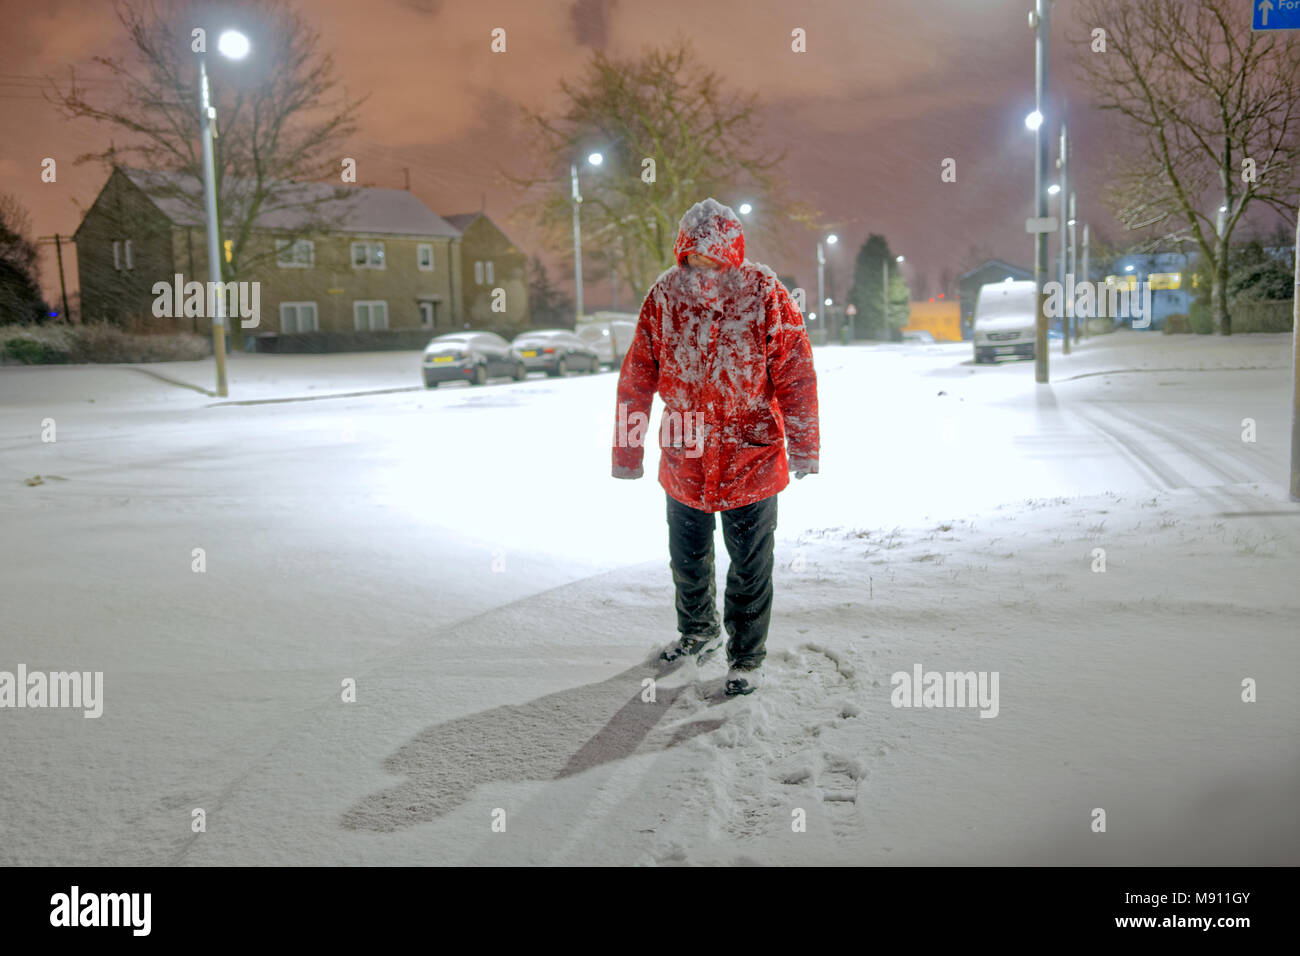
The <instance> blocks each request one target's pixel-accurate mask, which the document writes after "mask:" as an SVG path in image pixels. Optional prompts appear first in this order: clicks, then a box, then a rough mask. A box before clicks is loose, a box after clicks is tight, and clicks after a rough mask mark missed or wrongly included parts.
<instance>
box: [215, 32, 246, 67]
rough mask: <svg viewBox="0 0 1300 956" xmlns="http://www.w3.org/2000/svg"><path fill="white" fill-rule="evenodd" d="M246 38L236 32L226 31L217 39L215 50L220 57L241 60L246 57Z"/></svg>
mask: <svg viewBox="0 0 1300 956" xmlns="http://www.w3.org/2000/svg"><path fill="white" fill-rule="evenodd" d="M248 47H249V44H248V37H246V36H244V35H243V34H242V33H240V32H239V31H238V30H226V31H224V32H223V33H222V34H221V36H220V37H218V38H217V49H218V50H219V51H220V52H221V55H222V56H224V57H227V58H228V59H231V60H242V59H243V58H244V57H246V56H248Z"/></svg>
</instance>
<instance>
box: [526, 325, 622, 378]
mask: <svg viewBox="0 0 1300 956" xmlns="http://www.w3.org/2000/svg"><path fill="white" fill-rule="evenodd" d="M510 345H511V347H512V348H513V349H514V350H515V351H516V352H518V353H519V354H520V355H521V356H522V357H523V360H524V368H526V369H528V371H530V372H545V373H546V374H547V375H551V376H556V377H559V376H563V375H566V374H568V373H569V372H597V371H599V370H600V355H599V354H598V353H597V352H596V350H595V349H594V348H592V347H591V346H590V345H588V344H587V343H586V342H584V341H582V339H580V338H578V336H577V335H575V334H574V333H572V332H570V331H568V330H567V329H537V330H535V331H529V332H523V333H521V334H519V335H517V336H515V340H514V341H513V342H511V343H510Z"/></svg>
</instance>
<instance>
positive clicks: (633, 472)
mask: <svg viewBox="0 0 1300 956" xmlns="http://www.w3.org/2000/svg"><path fill="white" fill-rule="evenodd" d="M613 474H614V477H615V478H640V477H641V476H642V475H643V474H645V469H644V468H643V467H642V466H641V465H637V466H636V467H635V468H628V467H627V466H626V465H615V466H614V472H613Z"/></svg>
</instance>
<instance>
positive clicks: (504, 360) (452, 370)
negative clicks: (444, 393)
mask: <svg viewBox="0 0 1300 956" xmlns="http://www.w3.org/2000/svg"><path fill="white" fill-rule="evenodd" d="M423 368H424V387H425V388H437V387H438V385H439V383H441V382H469V383H470V384H472V385H482V384H483V383H484V382H486V381H487V380H488V379H489V378H492V377H494V376H499V375H508V376H510V377H511V378H513V379H514V380H515V381H519V380H521V379H522V378H523V377H524V375H525V374H527V370H526V369H525V368H524V360H523V358H522V357H521V356H520V355H519V353H518V352H516V351H515V350H514V349H513V348H511V346H510V343H509V342H507V341H506V340H505V339H503V338H502V337H501V336H499V335H496V334H494V333H492V332H469V331H467V332H449V333H448V334H446V335H440V336H438V337H437V338H436V339H434V340H433V341H432V342H430V343H429V344H428V345H426V346H425V347H424V362H423Z"/></svg>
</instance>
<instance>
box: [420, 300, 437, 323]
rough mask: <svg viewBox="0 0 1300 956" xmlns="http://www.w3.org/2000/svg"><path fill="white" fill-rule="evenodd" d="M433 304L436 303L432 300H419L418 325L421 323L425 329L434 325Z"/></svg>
mask: <svg viewBox="0 0 1300 956" xmlns="http://www.w3.org/2000/svg"><path fill="white" fill-rule="evenodd" d="M435 304H436V303H433V302H421V303H420V325H421V326H422V327H423V328H426V329H431V328H433V326H434V318H433V314H434V306H435Z"/></svg>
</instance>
